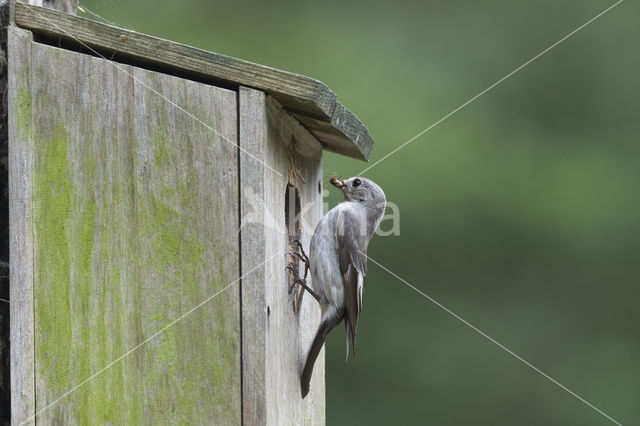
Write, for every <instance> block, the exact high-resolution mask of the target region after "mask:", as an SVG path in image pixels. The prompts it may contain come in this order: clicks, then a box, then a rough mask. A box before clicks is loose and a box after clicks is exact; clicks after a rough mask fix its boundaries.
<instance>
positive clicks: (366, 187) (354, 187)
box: [329, 176, 386, 205]
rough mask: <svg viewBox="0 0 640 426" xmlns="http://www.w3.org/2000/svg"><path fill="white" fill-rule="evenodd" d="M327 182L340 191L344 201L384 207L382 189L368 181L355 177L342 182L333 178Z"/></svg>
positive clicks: (384, 199) (384, 201)
mask: <svg viewBox="0 0 640 426" xmlns="http://www.w3.org/2000/svg"><path fill="white" fill-rule="evenodd" d="M329 182H330V183H331V184H332V185H333V186H335V187H336V188H339V189H341V190H342V193H343V194H344V199H345V201H356V202H363V203H373V204H376V205H378V204H380V205H384V204H385V203H386V198H385V196H384V192H383V191H382V188H380V187H379V186H378V185H376V183H375V182H373V181H372V180H370V179H367V178H363V177H358V176H355V177H352V178H349V179H344V180H342V179H338V178H337V177H336V176H333V177H332V178H331V179H330V180H329Z"/></svg>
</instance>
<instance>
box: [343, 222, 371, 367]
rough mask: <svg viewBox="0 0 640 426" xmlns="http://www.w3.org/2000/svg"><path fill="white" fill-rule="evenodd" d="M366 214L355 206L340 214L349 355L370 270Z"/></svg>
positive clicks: (354, 344)
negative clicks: (364, 215) (359, 211)
mask: <svg viewBox="0 0 640 426" xmlns="http://www.w3.org/2000/svg"><path fill="white" fill-rule="evenodd" d="M364 223H365V222H364V218H361V217H359V215H358V213H357V212H355V211H352V210H343V211H342V212H341V213H340V215H339V216H338V226H337V228H336V233H337V240H338V260H339V264H340V275H341V276H342V284H343V285H344V308H345V322H344V324H345V328H346V332H347V336H346V337H347V358H348V357H349V340H351V344H352V345H353V356H355V355H356V334H357V327H358V318H359V317H360V311H361V310H362V291H363V288H364V276H365V275H366V273H367V256H366V253H367V246H368V244H369V238H368V237H367V235H366V229H365V227H364V226H363V224H364Z"/></svg>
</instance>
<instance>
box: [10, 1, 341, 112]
mask: <svg viewBox="0 0 640 426" xmlns="http://www.w3.org/2000/svg"><path fill="white" fill-rule="evenodd" d="M15 14H16V17H15V19H16V24H17V25H20V26H22V27H24V28H28V29H31V30H35V31H38V32H43V33H46V34H51V35H54V36H56V37H58V36H61V37H63V38H67V39H69V38H70V39H72V40H75V41H79V42H82V43H86V44H88V45H90V46H94V47H99V48H101V49H107V50H109V51H115V52H118V53H119V54H125V55H128V56H130V57H132V58H136V59H138V60H141V61H145V62H146V61H149V62H156V63H161V64H164V65H169V66H172V67H176V68H179V69H183V70H185V71H191V72H195V73H198V74H204V75H209V76H212V77H216V78H217V79H219V80H220V81H222V82H227V83H231V84H234V85H236V86H237V85H251V86H252V87H256V88H259V89H261V90H265V91H267V92H268V93H272V94H274V95H281V96H282V99H283V103H286V104H287V105H290V106H291V107H294V108H296V109H300V110H304V111H308V112H309V113H311V114H314V115H317V116H319V117H331V114H332V113H333V108H334V106H335V100H336V97H335V94H334V93H333V92H332V91H331V90H330V89H329V88H328V87H327V86H326V85H324V84H323V83H322V82H320V81H317V80H314V79H312V78H309V77H305V76H301V75H298V74H294V73H289V72H285V71H280V70H276V69H274V68H270V67H266V66H263V65H257V64H253V63H251V62H247V61H243V60H240V59H236V58H232V57H229V56H225V55H220V54H216V53H211V52H207V51H205V50H201V49H196V48H194V47H190V46H185V45H183V44H180V43H174V42H170V41H167V40H163V39H160V38H157V37H151V36H147V35H144V34H140V33H137V32H135V31H131V30H124V29H121V28H116V27H113V26H110V25H106V24H102V23H99V22H95V21H91V20H89V19H84V18H80V17H76V16H71V15H67V14H64V13H61V12H56V11H54V10H49V9H45V8H38V7H35V6H30V5H27V4H24V3H22V2H17V3H16V11H15ZM121 35H125V36H127V39H126V40H123V39H121V38H120V36H121Z"/></svg>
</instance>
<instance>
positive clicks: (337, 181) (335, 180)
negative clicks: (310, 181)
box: [329, 176, 344, 189]
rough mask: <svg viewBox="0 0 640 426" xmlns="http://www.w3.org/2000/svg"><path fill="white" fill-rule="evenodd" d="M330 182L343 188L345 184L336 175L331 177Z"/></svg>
mask: <svg viewBox="0 0 640 426" xmlns="http://www.w3.org/2000/svg"><path fill="white" fill-rule="evenodd" d="M329 182H330V183H331V185H333V186H335V187H336V188H340V189H342V187H343V186H344V183H343V182H342V181H341V180H340V179H338V177H337V176H334V177H332V178H331V179H329Z"/></svg>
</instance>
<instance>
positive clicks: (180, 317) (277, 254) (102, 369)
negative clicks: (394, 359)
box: [19, 253, 280, 426]
mask: <svg viewBox="0 0 640 426" xmlns="http://www.w3.org/2000/svg"><path fill="white" fill-rule="evenodd" d="M276 256H280V253H276V254H274V255H273V256H271V257H270V258H268V259H266V260H265V261H263V262H262V263H260V264H258V265H256V266H254V267H253V268H251V270H250V271H249V272H247V273H246V274H243V275H242V276H240V277H239V278H236V279H235V280H233V281H232V282H231V283H230V284H229V285H227V286H226V287H224V288H223V289H222V290H219V291H217V292H216V293H214V294H212V295H211V296H209V297H207V298H206V299H205V300H204V301H202V302H200V303H199V304H197V305H196V306H195V307H193V308H191V309H190V310H189V311H187V312H186V313H184V314H182V315H180V316H179V317H178V318H176V319H175V320H173V321H172V322H170V323H169V324H167V325H165V326H164V327H162V328H161V329H160V330H159V331H157V332H155V333H154V334H152V335H151V336H150V337H148V338H146V339H145V340H143V341H142V342H140V343H138V344H137V345H136V346H134V347H133V348H131V349H129V350H128V351H127V352H125V353H124V354H123V355H121V356H119V357H118V358H116V359H115V360H113V361H111V362H110V363H109V364H107V365H106V366H104V367H103V368H101V369H100V370H98V371H97V372H95V373H94V374H92V375H91V376H89V377H88V378H86V379H85V380H83V381H82V382H80V383H79V384H78V385H76V386H75V387H73V388H72V389H70V390H68V391H67V392H65V393H63V394H62V395H61V396H60V397H59V398H57V399H56V400H55V401H53V402H52V403H50V404H48V405H47V406H46V407H44V408H42V409H41V410H39V411H38V412H36V413H35V414H33V415H32V416H29V417H27V418H26V419H24V420H23V421H22V422H21V423H20V424H19V426H22V425H24V424H26V423H27V422H29V421H30V420H32V419H35V418H36V417H37V416H39V415H40V414H42V412H44V411H46V410H48V409H49V408H51V407H53V406H54V405H55V404H57V403H58V402H60V401H61V400H62V399H64V398H66V397H67V396H69V395H70V394H72V393H73V392H75V391H76V390H78V389H79V388H80V387H82V386H83V385H85V384H87V383H88V382H90V381H91V380H93V379H95V378H96V377H97V376H99V375H100V374H101V373H103V372H104V371H106V370H108V369H109V368H111V367H113V366H114V365H115V364H117V363H118V362H119V361H121V360H122V359H123V358H125V357H126V356H128V355H130V354H131V353H132V352H135V351H136V350H138V349H140V347H141V346H143V345H144V344H145V343H147V342H149V341H150V340H152V339H153V338H154V337H157V336H158V335H160V334H162V333H163V332H165V331H166V330H167V329H168V328H170V327H172V326H174V325H175V324H176V323H177V322H178V321H181V320H182V319H184V318H185V317H187V316H188V315H190V314H192V313H193V312H195V311H196V310H197V309H199V308H200V307H202V305H204V304H206V303H207V302H209V301H211V300H212V299H213V298H215V297H216V296H217V295H219V294H220V293H222V292H223V291H225V290H227V289H228V288H229V287H231V286H233V285H234V284H235V283H237V282H238V281H240V280H241V279H243V278H244V277H246V276H247V275H249V274H250V273H252V272H253V271H255V270H256V269H258V268H259V267H261V266H262V265H264V264H266V263H267V262H269V261H270V260H271V259H273V258H274V257H276Z"/></svg>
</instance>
